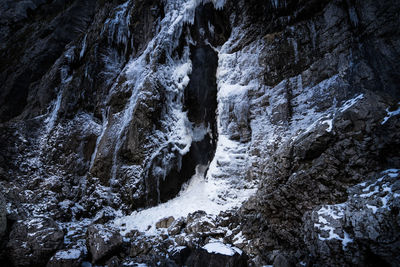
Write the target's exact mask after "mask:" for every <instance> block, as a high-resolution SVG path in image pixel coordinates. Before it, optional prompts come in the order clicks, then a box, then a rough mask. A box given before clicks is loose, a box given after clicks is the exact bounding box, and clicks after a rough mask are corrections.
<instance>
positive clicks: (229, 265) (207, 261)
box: [185, 248, 247, 267]
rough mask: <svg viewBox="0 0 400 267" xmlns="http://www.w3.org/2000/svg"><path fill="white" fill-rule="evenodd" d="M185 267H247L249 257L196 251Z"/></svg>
mask: <svg viewBox="0 0 400 267" xmlns="http://www.w3.org/2000/svg"><path fill="white" fill-rule="evenodd" d="M185 266H193V267H201V266H209V267H220V266H226V267H245V266H247V256H246V255H245V254H239V253H235V254H233V255H225V254H220V253H210V252H208V251H207V250H205V249H202V248H200V249H196V250H194V251H193V252H192V253H191V254H190V256H189V257H188V259H187V260H186V262H185Z"/></svg>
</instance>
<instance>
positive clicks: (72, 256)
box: [46, 248, 83, 267]
mask: <svg viewBox="0 0 400 267" xmlns="http://www.w3.org/2000/svg"><path fill="white" fill-rule="evenodd" d="M82 260H83V253H82V251H81V250H80V249H75V248H72V249H67V250H59V251H57V252H56V254H55V255H54V256H53V257H51V258H50V260H49V262H48V263H47V265H46V267H79V266H81V263H82Z"/></svg>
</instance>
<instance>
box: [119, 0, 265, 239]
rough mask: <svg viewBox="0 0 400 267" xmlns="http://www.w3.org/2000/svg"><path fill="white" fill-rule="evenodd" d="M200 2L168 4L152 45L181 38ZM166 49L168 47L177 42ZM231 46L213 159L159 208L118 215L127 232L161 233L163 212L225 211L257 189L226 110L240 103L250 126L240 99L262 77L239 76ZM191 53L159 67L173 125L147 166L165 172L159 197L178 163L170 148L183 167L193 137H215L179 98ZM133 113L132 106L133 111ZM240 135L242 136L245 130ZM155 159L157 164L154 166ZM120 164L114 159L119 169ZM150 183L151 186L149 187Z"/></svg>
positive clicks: (240, 117)
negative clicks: (159, 223)
mask: <svg viewBox="0 0 400 267" xmlns="http://www.w3.org/2000/svg"><path fill="white" fill-rule="evenodd" d="M200 3H201V1H188V2H185V3H184V4H183V5H181V6H179V8H178V10H175V9H171V7H172V6H175V7H178V6H176V3H174V4H173V3H168V4H167V5H166V7H165V10H166V12H167V13H166V16H165V18H164V20H163V22H162V24H163V26H162V28H161V31H160V33H159V34H158V36H156V38H155V39H154V40H153V41H152V42H153V44H151V45H149V47H153V46H156V47H158V46H160V45H163V46H165V44H163V43H162V42H163V41H164V40H165V39H164V38H165V37H166V36H165V35H167V36H169V37H168V38H169V39H171V40H177V39H176V38H177V37H179V35H178V34H180V32H181V27H182V24H183V23H184V22H190V23H193V16H194V10H195V7H196V6H197V5H198V4H200ZM222 3H223V1H216V2H214V6H215V7H217V8H218V6H219V5H222ZM164 28H165V30H164ZM236 37H237V36H236ZM236 37H234V38H236ZM232 42H233V40H231V41H228V43H232ZM256 45H260V43H257V44H255V45H253V46H252V47H250V48H249V50H250V51H249V52H248V53H242V54H241V55H240V58H239V59H238V60H240V61H241V63H240V68H239V66H238V67H237V70H235V71H241V70H245V68H247V67H249V66H252V65H253V63H254V61H256V60H257V46H256ZM164 48H165V49H167V52H168V51H170V50H171V49H172V48H173V47H172V48H169V47H164ZM226 49H228V48H224V47H222V48H221V50H220V52H219V53H218V58H219V62H218V70H217V86H218V96H217V97H218V118H217V121H218V125H217V128H218V140H217V144H216V152H215V156H214V158H213V160H212V162H211V163H210V165H209V166H201V165H199V166H197V168H196V174H195V175H194V176H193V177H192V178H191V179H190V180H189V181H188V182H187V184H186V185H185V186H184V187H183V188H182V190H181V191H180V193H179V194H178V196H177V197H175V198H173V199H171V200H169V201H167V202H165V203H159V204H158V205H157V206H155V207H153V208H148V209H145V210H142V211H135V212H133V213H132V214H131V215H130V216H127V217H123V218H119V219H117V220H116V221H115V224H116V225H117V226H122V225H125V226H124V227H123V233H127V232H129V231H130V230H132V229H138V230H140V231H147V233H148V234H156V228H155V223H156V222H157V221H158V220H159V219H161V218H163V217H168V216H174V217H175V218H178V217H181V216H187V215H188V214H189V213H192V212H194V211H197V210H205V211H206V212H207V213H209V214H212V215H216V214H218V213H219V212H220V211H223V210H227V209H231V208H234V207H238V206H239V205H240V204H241V203H242V202H243V201H245V200H246V199H247V198H248V197H249V196H250V195H251V194H252V193H254V191H255V190H254V189H251V187H252V186H253V185H251V184H250V183H249V182H247V181H246V180H245V179H244V170H245V167H246V164H247V147H248V146H247V144H246V143H242V142H240V141H239V140H232V134H230V131H231V130H230V129H228V127H225V125H226V123H227V122H226V117H225V116H226V112H227V111H222V110H221V109H224V108H225V106H226V105H227V104H228V105H236V107H234V108H235V116H236V119H235V122H232V124H231V125H233V124H235V123H239V124H241V125H246V124H247V120H248V119H247V111H246V110H247V109H248V103H246V102H242V103H240V102H237V104H235V101H236V100H239V99H241V98H243V94H246V92H247V91H248V90H249V88H254V87H255V86H257V84H256V77H255V74H252V75H253V78H249V76H251V75H247V73H246V75H239V74H240V73H236V74H234V71H233V70H232V69H228V67H229V68H230V66H234V65H235V64H233V65H232V64H231V63H233V62H231V61H232V60H235V59H234V58H235V56H234V57H232V56H231V55H229V54H228V52H227V51H226ZM145 53H146V52H145ZM189 55H190V54H189V50H188V48H185V50H184V54H183V58H182V59H180V60H177V61H176V60H175V61H174V60H172V61H171V62H170V64H167V66H161V67H160V68H159V69H158V74H157V76H158V77H161V78H162V79H161V83H162V84H163V85H164V86H165V88H166V97H167V101H168V103H167V113H166V114H165V117H164V119H163V122H162V123H163V124H165V125H167V126H168V132H167V134H165V133H164V132H162V131H157V132H156V133H155V134H156V138H157V139H158V140H160V141H161V142H160V143H158V144H157V147H158V148H157V149H156V150H154V152H153V153H152V154H151V155H150V156H149V160H148V161H147V162H148V164H149V165H147V167H146V168H145V170H144V172H145V171H146V170H149V169H150V170H151V174H152V175H153V176H155V177H161V178H158V180H156V181H157V185H156V189H157V193H158V197H159V199H160V191H161V190H162V188H161V186H160V184H161V183H163V182H164V180H166V177H167V176H168V172H169V171H170V169H168V168H169V167H168V166H171V160H172V162H173V160H174V158H176V156H174V154H170V153H169V154H163V153H165V151H167V148H168V147H173V150H174V151H176V152H178V153H179V154H178V155H180V156H178V166H179V168H180V167H181V166H182V165H180V164H182V161H181V160H179V158H180V157H183V156H185V155H186V154H187V153H189V151H191V148H192V146H193V145H192V144H193V142H199V141H202V140H203V139H204V137H206V136H208V135H210V136H211V139H212V134H213V133H212V129H211V128H212V127H210V125H207V126H206V125H196V124H194V123H192V122H190V121H189V119H188V116H187V114H186V113H185V112H182V103H181V102H179V101H176V99H182V96H183V90H184V89H185V87H187V86H188V85H189V83H190V80H189V77H190V74H191V72H192V71H193V70H194V68H195V66H194V65H193V64H194V61H192V60H190V58H189ZM249 55H251V58H249V57H248V56H249ZM143 58H144V57H143ZM138 65H140V64H138V63H132V64H128V67H127V70H126V73H127V75H128V77H129V81H131V82H132V79H136V78H135V77H138V76H139V75H143V73H146V70H139V71H137V68H138V67H137V66H138ZM249 72H250V73H252V72H254V70H249ZM153 75H154V74H153ZM230 75H236V77H230ZM240 77H243V78H241V79H242V81H240V80H236V79H237V78H240ZM171 79H172V80H171ZM245 79H250V80H245ZM140 80H141V79H139V81H140ZM240 83H246V84H247V85H240ZM133 84H135V83H133ZM130 113H131V112H130V111H129V112H128V113H127V114H130ZM127 118H128V120H129V118H130V117H129V116H127ZM244 127H246V130H245V131H247V132H246V133H244V136H243V138H242V139H247V140H248V138H249V132H248V126H244ZM123 128H124V127H122V128H121V129H123ZM235 134H239V135H240V133H239V132H236V133H235ZM239 139H240V138H239ZM211 141H213V140H211ZM211 141H210V142H211ZM117 150H118V149H117ZM161 155H164V156H163V157H164V159H163V160H162V161H161V162H158V160H157V159H158V158H159V157H160V156H161ZM169 159H171V160H169ZM157 162H158V163H157ZM155 163H157V165H154V164H155ZM117 165H118V164H114V165H113V166H114V168H116V167H115V166H117ZM147 188H149V187H148V186H147Z"/></svg>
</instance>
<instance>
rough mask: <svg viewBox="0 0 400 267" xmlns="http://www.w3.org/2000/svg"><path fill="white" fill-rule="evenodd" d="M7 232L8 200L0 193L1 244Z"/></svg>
mask: <svg viewBox="0 0 400 267" xmlns="http://www.w3.org/2000/svg"><path fill="white" fill-rule="evenodd" d="M6 230H7V208H6V200H5V199H4V196H3V195H2V194H1V193H0V242H1V240H2V239H3V237H4V235H5V234H6Z"/></svg>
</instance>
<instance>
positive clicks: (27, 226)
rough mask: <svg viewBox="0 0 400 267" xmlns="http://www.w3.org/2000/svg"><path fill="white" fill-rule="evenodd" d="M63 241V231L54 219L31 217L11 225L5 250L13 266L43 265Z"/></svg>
mask: <svg viewBox="0 0 400 267" xmlns="http://www.w3.org/2000/svg"><path fill="white" fill-rule="evenodd" d="M63 241H64V232H63V231H62V229H60V227H59V226H58V225H57V224H56V222H55V221H53V220H52V219H50V218H45V217H37V218H31V219H27V220H20V221H17V222H16V223H15V224H14V225H13V227H12V230H11V233H10V239H9V242H8V244H7V251H8V254H9V258H10V260H11V262H12V263H13V264H14V265H15V266H32V265H45V264H46V263H47V262H48V260H49V258H50V257H51V255H52V254H53V253H54V252H55V251H56V250H58V249H60V248H61V247H62V244H63Z"/></svg>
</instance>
